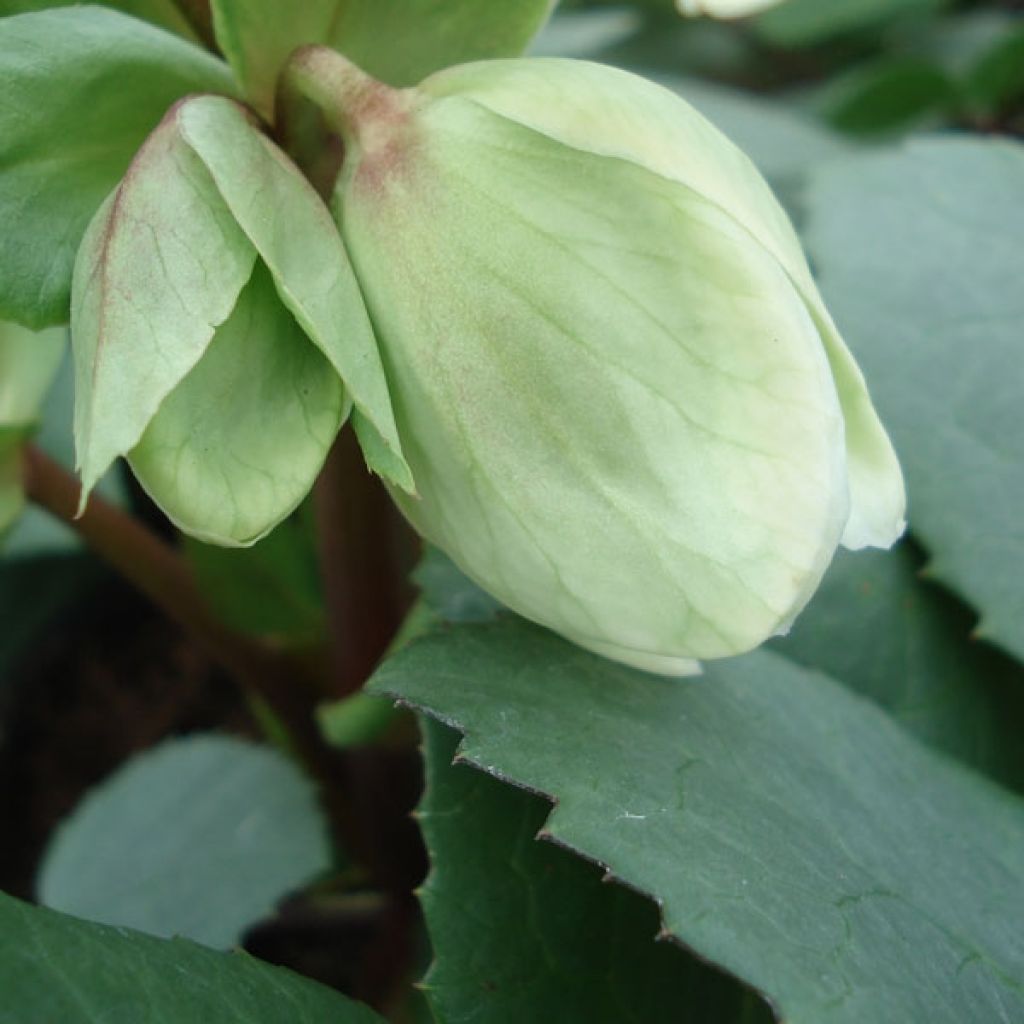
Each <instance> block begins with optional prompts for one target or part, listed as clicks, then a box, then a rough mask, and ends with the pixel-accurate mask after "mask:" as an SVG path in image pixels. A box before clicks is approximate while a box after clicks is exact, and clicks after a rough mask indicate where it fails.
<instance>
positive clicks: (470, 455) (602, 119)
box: [293, 49, 904, 674]
mask: <svg viewBox="0 0 1024 1024" xmlns="http://www.w3.org/2000/svg"><path fill="white" fill-rule="evenodd" d="M293 67H294V70H295V72H296V74H297V76H298V78H299V80H300V81H303V82H304V83H305V88H306V90H307V92H308V93H309V94H310V95H313V94H316V95H317V98H318V99H319V101H320V102H321V103H322V104H324V106H325V109H327V110H328V113H329V115H330V116H331V117H332V118H333V119H334V120H335V122H336V123H337V125H338V127H339V129H340V131H341V132H342V134H343V136H344V139H345V142H346V157H345V162H344V165H343V168H342V176H341V178H340V180H339V182H338V184H337V188H336V193H335V215H336V217H337V218H338V220H339V223H340V225H341V228H342V233H343V236H344V239H345V242H346V245H347V248H348V251H349V253H350V256H351V259H352V261H353V265H354V267H355V271H356V277H357V280H358V281H359V284H360V287H361V289H362V292H363V294H364V297H365V299H366V302H367V307H368V309H369V311H370V316H371V319H372V321H373V324H374V327H375V330H376V333H377V337H378V342H379V344H380V346H381V353H382V358H383V362H384V366H385V372H386V374H387V376H388V381H389V385H390V388H391V394H392V398H393V402H394V406H395V414H396V420H397V422H398V427H399V433H400V436H401V441H402V445H403V449H404V451H405V453H406V455H407V458H408V461H409V464H410V467H411V469H412V473H413V476H414V478H415V480H416V486H417V490H418V497H415V498H414V497H410V496H408V495H403V494H398V493H396V494H395V499H396V501H397V502H398V503H399V505H400V506H401V508H402V510H403V512H404V513H405V515H406V516H407V517H408V518H409V520H410V521H411V522H412V524H413V525H414V526H415V527H416V528H417V529H418V530H419V531H420V533H422V534H423V535H424V536H425V537H427V538H428V539H429V540H431V541H432V542H433V543H435V544H436V545H438V546H439V547H440V548H442V549H443V550H444V551H446V552H447V553H448V554H449V555H450V556H451V557H452V558H453V559H454V560H455V562H456V563H457V564H458V565H459V566H460V567H461V568H462V569H463V570H464V571H465V572H466V573H467V574H468V575H469V576H471V577H472V578H473V579H474V580H476V581H477V582H478V583H480V584H481V585H482V586H483V587H484V588H485V589H487V590H488V591H490V592H491V593H492V594H494V595H495V596H496V597H498V598H499V599H500V600H501V601H503V602H504V603H505V604H507V605H508V606H509V607H511V608H512V609H514V610H515V611H517V612H519V613H521V614H522V615H524V616H526V617H528V618H530V619H533V620H534V621H536V622H539V623H541V624H543V625H546V626H548V627H550V628H552V629H554V630H556V631H558V632H559V633H561V634H563V635H564V636H566V637H568V638H569V639H570V640H573V641H574V642H576V643H578V644H580V645H582V646H584V647H587V648H590V649H592V650H594V651H597V652H599V653H601V654H603V655H605V656H607V657H610V658H614V659H616V660H619V661H622V662H626V663H628V664H631V665H635V666H638V667H642V668H646V669H648V670H651V671H657V672H663V673H666V674H681V673H684V672H686V671H692V670H693V667H694V666H693V659H698V658H714V657H721V656H725V655H731V654H737V653H740V652H742V651H746V650H749V649H750V648H752V647H755V646H756V645H758V644H759V643H761V642H762V641H763V640H765V639H766V638H768V637H770V636H772V635H773V634H777V633H780V632H784V631H785V630H786V629H787V628H788V626H789V624H790V623H791V621H792V620H793V618H794V617H795V615H796V614H797V613H798V612H799V611H800V609H801V608H802V607H803V606H804V604H805V603H806V602H807V601H808V599H809V598H810V596H811V594H812V593H813V592H814V590H815V588H816V587H817V585H818V583H819V581H820V579H821V577H822V574H823V573H824V571H825V568H826V567H827V565H828V563H829V561H830V559H831V558H832V555H833V553H834V551H835V549H836V546H837V545H838V544H839V543H840V541H842V542H843V543H844V544H846V545H847V546H849V547H862V546H865V545H875V546H888V545H890V544H892V543H893V541H894V540H895V539H896V538H897V537H898V536H899V535H900V533H901V532H902V530H903V526H904V523H903V510H904V493H903V482H902V477H901V474H900V470H899V465H898V463H897V461H896V458H895V455H894V453H893V451H892V448H891V446H890V444H889V441H888V438H887V437H886V434H885V432H884V430H883V428H882V427H881V425H880V423H879V422H878V419H877V417H876V415H875V412H874V410H873V408H872V406H871V403H870V400H869V398H868V395H867V392H866V389H865V386H864V381H863V378H862V377H861V374H860V372H859V370H858V368H857V366H856V365H855V363H854V362H853V359H852V357H851V356H850V354H849V352H848V351H847V349H846V348H845V346H844V345H843V342H842V340H841V339H840V337H839V335H838V333H837V331H836V328H835V326H834V325H833V323H832V321H831V320H830V319H829V316H828V313H827V312H826V310H825V308H824V306H823V303H822V300H821V298H820V296H819V294H818V292H817V290H816V288H815V285H814V282H813V281H812V279H811V275H810V271H809V270H808V267H807V264H806V262H805V260H804V257H803V254H802V252H801V250H800V246H799V243H798V241H797V239H796V236H795V234H794V232H793V230H792V227H791V226H790V224H789V221H788V219H787V218H786V215H785V214H784V213H783V211H782V209H781V208H780V206H779V205H778V203H777V202H776V200H775V198H774V197H773V195H772V194H771V192H770V190H769V189H768V187H767V185H766V184H765V183H764V181H763V180H762V179H761V177H760V176H759V175H758V173H757V171H756V170H755V169H754V167H753V166H752V165H751V164H750V162H749V161H748V160H747V159H746V157H744V156H743V154H742V153H740V152H739V151H738V150H737V149H736V148H735V147H734V146H733V145H732V144H730V143H729V142H728V141H727V140H726V139H725V138H724V137H723V136H722V135H721V134H720V133H719V132H718V131H717V130H716V129H714V128H713V127H712V126H711V125H710V124H709V123H708V122H707V121H705V120H704V119H703V118H702V117H700V116H699V115H698V114H697V113H696V112H695V111H694V110H692V109H691V108H690V107H689V106H688V105H687V104H686V103H684V102H683V101H682V100H680V99H679V98H678V97H676V96H675V95H674V94H672V93H670V92H668V91H666V90H664V89H662V88H660V87H658V86H656V85H653V84H651V83H649V82H646V81H644V80H643V79H640V78H638V77H636V76H634V75H631V74H628V73H625V72H622V71H617V70H613V69H610V68H607V67H602V66H598V65H593V64H588V63H583V62H575V61H567V60H516V61H493V62H484V63H479V64H470V65H465V66H462V67H456V68H451V69H448V70H446V71H443V72H441V73H439V74H436V75H434V76H432V77H430V78H428V79H426V80H425V81H424V82H423V83H421V85H420V86H418V87H417V88H415V89H409V90H402V91H397V90H391V89H389V88H386V87H385V86H382V85H381V84H379V83H377V82H374V81H373V80H371V79H369V78H367V77H366V76H365V75H364V74H363V73H362V72H361V71H359V70H358V69H356V68H354V67H353V66H352V65H351V64H349V63H348V62H347V61H345V60H344V58H341V57H339V56H337V55H336V54H331V53H329V52H327V51H323V50H320V49H308V50H304V51H300V53H299V54H298V55H297V57H296V59H295V64H294V65H293Z"/></svg>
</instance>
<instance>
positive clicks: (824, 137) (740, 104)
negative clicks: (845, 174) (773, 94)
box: [651, 75, 857, 194]
mask: <svg viewBox="0 0 1024 1024" xmlns="http://www.w3.org/2000/svg"><path fill="white" fill-rule="evenodd" d="M651 77H653V78H654V80H655V81H658V82H661V84H662V85H665V86H668V87H669V88H670V89H672V90H673V91H675V92H677V93H679V95H680V96H682V98H683V99H684V100H687V101H688V102H689V103H691V104H693V106H695V107H696V108H697V110H699V111H700V112H701V113H702V114H703V115H704V116H705V117H706V118H707V119H708V120H709V121H711V122H713V123H714V124H715V126H716V127H718V128H719V129H721V130H722V131H723V132H724V133H725V134H726V135H728V136H729V138H730V139H732V141H733V142H735V143H736V145H737V146H739V147H740V149H742V150H743V151H744V153H746V154H747V156H749V157H750V159H751V160H753V161H754V163H755V164H756V165H757V168H758V170H759V171H760V172H761V173H762V174H763V175H764V176H765V177H766V178H767V179H768V180H769V182H771V184H772V185H773V186H774V187H775V188H776V190H781V191H782V192H783V193H784V194H786V193H789V192H793V191H795V190H796V188H797V186H798V185H799V184H800V183H802V181H803V179H804V178H805V177H806V175H807V173H808V172H809V171H810V169H811V168H812V167H813V166H814V165H815V164H817V163H820V162H821V161H824V160H834V159H838V158H842V157H845V156H848V155H849V154H851V153H854V152H856V151H857V148H856V146H855V144H854V143H852V142H851V141H849V140H848V139H844V138H843V137H842V136H841V135H838V134H837V133H835V132H833V131H832V130H831V129H829V128H828V127H826V126H824V125H822V124H820V123H819V122H818V121H816V120H815V119H813V118H811V117H809V116H808V115H806V114H805V113H803V112H802V111H800V110H798V109H795V108H794V107H792V106H789V105H787V104H786V103H784V102H782V101H781V100H773V99H769V98H767V97H764V96H759V95H757V94H755V93H748V92H743V91H741V90H739V89H731V88H729V87H728V86H722V85H715V84H713V83H710V82H703V81H700V80H699V79H685V78H678V77H670V76H666V75H652V76H651Z"/></svg>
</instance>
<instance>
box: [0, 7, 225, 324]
mask: <svg viewBox="0 0 1024 1024" xmlns="http://www.w3.org/2000/svg"><path fill="white" fill-rule="evenodd" d="M234 90H235V86H234V84H233V82H232V79H231V75H230V72H229V71H228V68H227V66H226V65H224V64H223V63H222V62H220V61H219V60H217V59H216V58H214V57H212V56H211V55H210V54H208V53H206V52H204V51H203V50H200V49H199V48H198V47H195V46H192V45H191V44H189V43H187V42H185V41H184V40H182V39H178V38H176V37H175V36H172V35H170V34H169V33H167V32H164V31H162V30H161V29H158V28H156V27H154V26H152V25H147V24H146V23H144V22H142V21H138V20H137V19H135V18H130V17H127V16H126V15H123V14H120V13H118V12H117V11H111V10H106V9H104V8H102V7H68V8H58V9H56V10H47V11H39V12H36V13H30V14H20V15H16V16H14V17H10V18H2V19H0V138H2V139H3V140H4V152H5V157H4V160H3V163H2V165H0V222H2V223H3V225H4V230H3V232H2V233H0V317H6V318H7V319H11V320H16V321H18V322H20V323H25V324H27V325H29V326H31V327H43V326H46V325H49V324H56V323H62V322H65V321H66V320H67V318H68V299H69V295H70V286H71V270H72V265H73V262H74V258H75V252H76V250H77V248H78V244H79V241H80V240H81V238H82V234H83V233H84V231H85V228H86V225H87V224H88V223H89V220H90V218H91V217H92V216H93V214H94V213H95V212H96V210H97V208H98V207H99V205H100V203H101V202H102V201H103V199H104V197H105V196H106V195H107V194H108V193H109V192H110V190H111V189H112V188H113V187H114V186H115V185H116V184H117V182H118V180H119V179H120V177H121V176H122V174H124V172H125V169H126V168H127V167H128V164H129V161H130V160H131V158H132V155H133V153H134V152H135V151H136V149H138V147H139V145H140V144H141V143H142V141H143V140H144V139H145V138H146V136H147V135H148V134H149V132H150V131H151V130H152V129H153V127H154V126H155V125H156V124H157V122H158V121H159V120H160V118H161V117H163V115H164V113H165V112H166V110H167V108H168V106H170V104H171V103H173V102H174V101H175V100H176V99H178V98H180V97H181V96H184V95H185V94H186V93H190V92H200V91H205V92H223V93H232V92H233V91H234Z"/></svg>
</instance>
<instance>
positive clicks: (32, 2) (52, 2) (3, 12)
mask: <svg viewBox="0 0 1024 1024" xmlns="http://www.w3.org/2000/svg"><path fill="white" fill-rule="evenodd" d="M78 3H79V0H0V18H2V17H6V16H7V15H11V14H27V13H28V12H29V11H44V10H46V9H48V8H51V7H72V6H75V5H77V4H78ZM98 5H99V6H102V7H111V8H113V9H114V10H117V11H123V12H124V13H125V14H130V15H131V16H132V17H133V18H141V19H142V20H143V21H148V22H151V23H152V24H154V25H159V26H160V27H161V28H165V29H168V30H169V31H171V32H177V33H178V35H179V36H184V38H185V39H188V40H190V41H191V42H198V39H197V38H196V34H195V32H194V31H193V29H192V26H191V25H190V24H189V23H188V19H187V18H186V17H185V16H184V15H183V14H182V13H181V11H180V10H179V9H178V8H177V6H176V5H175V3H174V0H98Z"/></svg>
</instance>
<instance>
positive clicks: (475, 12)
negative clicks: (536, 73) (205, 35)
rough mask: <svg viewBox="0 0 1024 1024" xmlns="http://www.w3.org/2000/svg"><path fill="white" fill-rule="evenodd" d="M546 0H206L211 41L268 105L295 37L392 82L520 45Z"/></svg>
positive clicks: (265, 107) (504, 53) (261, 104)
mask: <svg viewBox="0 0 1024 1024" xmlns="http://www.w3.org/2000/svg"><path fill="white" fill-rule="evenodd" d="M551 6H552V0H517V2H516V3H514V4H495V3H492V2H490V0H444V2H443V3H438V0H347V2H346V0H304V2H303V3H302V4H301V5H284V4H280V3H277V2H275V0H213V3H212V7H213V19H214V27H215V30H216V33H217V42H218V44H219V45H220V48H221V50H222V51H223V52H224V54H225V55H226V56H227V59H228V61H229V62H230V64H231V66H232V68H234V70H235V74H236V75H237V76H238V80H239V81H240V82H242V83H243V85H244V86H245V90H246V94H247V95H248V96H249V98H250V99H251V100H252V101H253V103H254V104H255V105H256V106H257V107H258V108H259V109H260V110H261V111H262V112H263V113H265V114H270V113H272V112H273V109H274V92H275V88H276V83H277V78H278V74H279V73H280V70H281V68H282V67H283V65H284V63H285V60H286V59H287V58H288V56H289V54H291V52H292V51H293V50H294V49H295V48H296V47H298V46H300V45H302V44H303V43H326V44H328V45H330V46H334V47H336V48H337V49H339V50H341V51H342V52H344V53H345V54H347V55H348V56H349V57H350V58H351V59H352V60H354V61H355V62H356V63H357V64H359V65H360V66H361V67H363V68H364V69H365V70H366V71H368V72H369V73H370V74H372V75H374V76H375V77H377V78H380V79H383V80H384V81H387V82H390V83H391V84H392V85H413V84H415V83H416V82H418V81H419V80H420V79H421V78H424V77H425V76H426V75H428V74H430V73H431V72H432V71H437V70H438V69H439V68H443V67H447V66H449V65H451V64H460V63H463V62H464V61H470V60H480V59H483V58H486V57H512V56H516V55H517V54H519V53H522V51H523V50H524V49H526V45H527V44H528V43H529V41H530V39H531V38H532V37H533V35H534V33H535V32H536V31H537V30H538V29H539V28H540V26H541V25H542V24H543V22H544V21H545V19H546V18H547V15H548V12H549V11H550V9H551Z"/></svg>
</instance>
